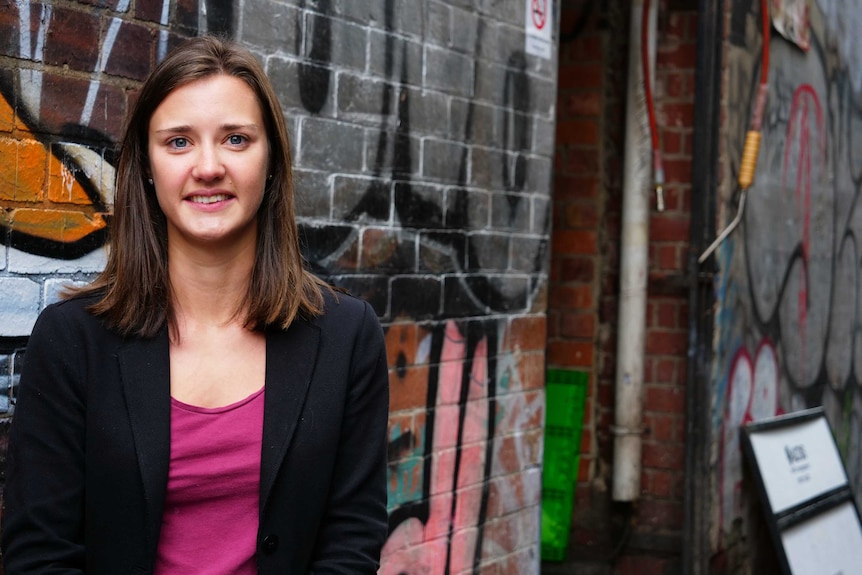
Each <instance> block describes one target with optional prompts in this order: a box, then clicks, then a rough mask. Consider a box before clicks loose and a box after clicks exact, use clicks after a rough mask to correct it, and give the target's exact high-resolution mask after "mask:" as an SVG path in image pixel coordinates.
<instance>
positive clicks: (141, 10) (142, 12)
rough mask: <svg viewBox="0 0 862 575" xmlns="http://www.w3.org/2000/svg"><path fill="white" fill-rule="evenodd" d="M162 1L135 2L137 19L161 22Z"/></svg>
mask: <svg viewBox="0 0 862 575" xmlns="http://www.w3.org/2000/svg"><path fill="white" fill-rule="evenodd" d="M163 4H164V2H163V1H162V0H135V18H137V19H139V20H149V21H150V22H159V21H160V20H161V16H162V5H163Z"/></svg>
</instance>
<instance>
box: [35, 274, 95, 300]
mask: <svg viewBox="0 0 862 575" xmlns="http://www.w3.org/2000/svg"><path fill="white" fill-rule="evenodd" d="M85 285H87V282H84V281H72V280H67V279H62V278H57V279H50V280H47V281H46V282H45V305H46V306H47V305H50V304H52V303H54V302H56V301H60V299H61V298H60V293H61V292H62V291H63V290H64V289H66V288H67V287H82V286H85Z"/></svg>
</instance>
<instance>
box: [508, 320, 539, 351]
mask: <svg viewBox="0 0 862 575" xmlns="http://www.w3.org/2000/svg"><path fill="white" fill-rule="evenodd" d="M547 333H548V326H547V320H546V319H545V317H544V316H522V317H516V318H514V319H513V320H512V321H511V323H510V324H509V338H508V340H509V341H508V342H507V343H508V345H509V349H520V350H521V351H533V350H537V351H541V350H544V349H545V343H546V340H547Z"/></svg>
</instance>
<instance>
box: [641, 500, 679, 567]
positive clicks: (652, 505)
mask: <svg viewBox="0 0 862 575" xmlns="http://www.w3.org/2000/svg"><path fill="white" fill-rule="evenodd" d="M682 516H683V512H682V503H679V502H676V501H667V500H656V499H646V498H645V499H642V500H641V501H640V503H639V509H638V524H639V525H641V526H643V527H647V528H649V527H652V528H656V527H658V528H664V529H671V530H676V529H679V528H681V527H682ZM640 573H643V572H640Z"/></svg>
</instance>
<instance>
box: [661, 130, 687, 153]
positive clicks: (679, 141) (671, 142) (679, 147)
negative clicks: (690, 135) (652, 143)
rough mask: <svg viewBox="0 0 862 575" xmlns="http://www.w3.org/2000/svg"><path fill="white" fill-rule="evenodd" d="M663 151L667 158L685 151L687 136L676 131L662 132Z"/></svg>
mask: <svg viewBox="0 0 862 575" xmlns="http://www.w3.org/2000/svg"><path fill="white" fill-rule="evenodd" d="M661 150H662V153H663V154H664V156H665V157H667V156H670V155H673V154H681V153H683V151H684V150H685V134H683V133H682V132H679V131H676V130H661Z"/></svg>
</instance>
